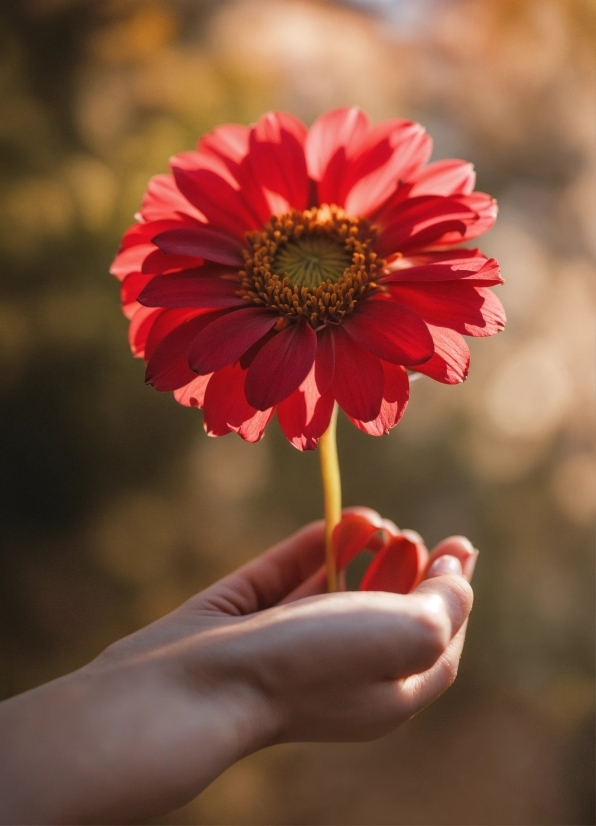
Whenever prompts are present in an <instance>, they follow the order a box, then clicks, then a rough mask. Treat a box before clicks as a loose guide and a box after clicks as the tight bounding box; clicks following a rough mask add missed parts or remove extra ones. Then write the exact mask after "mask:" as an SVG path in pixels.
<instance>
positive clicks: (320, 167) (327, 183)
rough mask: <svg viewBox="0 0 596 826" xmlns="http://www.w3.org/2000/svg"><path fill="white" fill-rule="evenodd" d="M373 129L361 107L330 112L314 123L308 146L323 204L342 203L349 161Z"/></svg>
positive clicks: (311, 171) (306, 146)
mask: <svg viewBox="0 0 596 826" xmlns="http://www.w3.org/2000/svg"><path fill="white" fill-rule="evenodd" d="M370 128H371V123H370V120H369V118H368V115H367V114H366V113H365V112H363V111H362V110H361V109H359V108H358V107H357V106H352V107H351V108H350V109H335V110H334V111H332V112H327V113H326V114H324V115H321V117H320V118H317V120H316V121H315V122H314V123H313V125H312V126H311V128H310V130H309V132H308V136H307V138H306V142H305V147H304V148H305V152H306V160H307V164H308V173H309V175H310V177H311V178H312V179H313V180H315V181H318V196H319V203H327V204H338V203H339V201H340V192H341V187H342V183H343V180H344V176H345V169H346V164H347V162H348V160H349V159H350V158H351V157H353V155H354V154H355V153H356V151H357V149H358V147H359V146H360V144H361V143H362V141H363V139H364V137H365V135H366V134H367V133H368V131H369V130H370Z"/></svg>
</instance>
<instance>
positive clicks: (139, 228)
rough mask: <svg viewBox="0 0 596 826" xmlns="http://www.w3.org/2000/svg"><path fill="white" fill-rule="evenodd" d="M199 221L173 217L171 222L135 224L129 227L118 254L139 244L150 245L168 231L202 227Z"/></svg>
mask: <svg viewBox="0 0 596 826" xmlns="http://www.w3.org/2000/svg"><path fill="white" fill-rule="evenodd" d="M200 226H202V225H201V224H199V223H198V221H190V220H186V221H182V220H180V219H179V218H178V219H176V217H175V216H172V218H171V219H170V220H162V221H144V222H142V223H140V224H133V225H132V227H129V228H128V229H127V230H126V232H125V233H124V235H123V236H122V241H121V242H120V248H119V250H118V252H122V250H125V249H126V248H127V247H136V246H137V245H138V244H149V243H150V242H151V240H152V239H153V238H154V237H155V236H156V235H157V234H158V233H159V232H165V230H167V229H184V228H186V227H200Z"/></svg>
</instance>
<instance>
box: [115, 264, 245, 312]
mask: <svg viewBox="0 0 596 826" xmlns="http://www.w3.org/2000/svg"><path fill="white" fill-rule="evenodd" d="M202 269H203V268H202V267H199V268H198V269H196V270H185V271H184V272H182V273H180V274H179V275H156V276H154V277H153V279H152V280H151V281H150V282H149V283H148V284H147V285H146V286H145V288H144V289H143V290H142V292H141V293H140V295H139V296H138V298H137V301H138V302H139V304H143V305H144V306H145V307H209V308H213V309H215V308H219V307H245V306H246V301H244V300H243V299H242V298H240V297H239V296H238V295H237V293H238V282H237V281H224V280H223V279H222V278H217V277H214V276H209V275H203V274H202V272H201V270H202ZM129 278H130V276H129ZM127 280H128V279H127Z"/></svg>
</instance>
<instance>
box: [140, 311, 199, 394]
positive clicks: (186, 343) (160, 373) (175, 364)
mask: <svg viewBox="0 0 596 826" xmlns="http://www.w3.org/2000/svg"><path fill="white" fill-rule="evenodd" d="M205 323H206V319H205V317H204V316H199V317H197V318H193V319H190V320H189V321H186V322H184V323H182V324H180V325H179V326H178V327H176V328H175V329H174V330H173V331H172V332H171V333H169V334H168V335H167V336H166V337H165V338H163V339H162V340H161V341H160V342H159V344H158V345H157V346H156V347H155V349H154V350H153V352H152V354H151V356H150V358H149V361H148V363H147V370H146V372H145V381H146V383H147V384H151V385H153V387H155V389H156V390H161V391H166V390H177V389H178V388H179V387H184V386H185V385H187V384H189V382H191V381H193V379H195V378H196V376H195V374H194V373H193V371H192V370H191V369H190V367H189V366H188V348H189V347H190V344H191V342H192V341H193V340H194V339H195V337H196V335H197V333H198V332H199V331H200V330H201V329H202V328H203V327H204V326H205Z"/></svg>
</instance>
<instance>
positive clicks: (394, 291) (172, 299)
mask: <svg viewBox="0 0 596 826" xmlns="http://www.w3.org/2000/svg"><path fill="white" fill-rule="evenodd" d="M430 153H431V140H430V138H429V136H428V135H427V134H426V132H425V131H424V129H423V128H422V127H421V126H420V125H419V124H416V123H411V122H409V121H404V120H390V121H385V122H384V123H381V124H379V125H377V126H372V125H371V123H370V121H369V119H368V117H367V116H366V114H365V113H364V112H362V111H361V110H359V109H357V108H351V109H338V110H335V111H333V112H329V113H327V114H326V115H323V116H322V117H320V118H319V119H318V120H317V121H316V122H315V123H314V125H313V126H312V127H311V129H310V130H307V129H306V127H305V126H304V125H303V124H302V123H301V122H300V121H298V120H297V119H296V118H294V117H292V116H290V115H288V114H284V113H280V112H272V113H269V114H267V115H264V116H263V117H262V118H261V120H260V121H259V122H258V123H257V124H256V125H255V126H253V127H244V126H239V125H226V126H221V127H219V128H218V129H216V130H214V131H213V132H211V133H210V134H208V135H206V136H205V137H203V138H202V139H201V140H200V141H199V144H198V147H197V151H196V152H187V153H183V154H180V155H175V156H174V157H173V158H172V159H171V161H170V168H171V171H172V174H171V175H158V176H156V177H154V178H153V179H152V180H151V181H150V183H149V188H148V190H147V192H146V194H145V197H144V199H143V205H142V208H141V211H140V213H139V214H138V216H137V218H138V221H139V223H137V224H136V225H135V226H133V227H131V228H130V229H129V230H127V232H126V233H125V234H124V238H123V241H122V245H121V248H120V251H119V253H118V255H117V256H116V259H115V260H114V263H113V265H112V269H111V272H112V273H113V274H114V275H116V276H117V277H118V278H120V279H121V280H122V302H123V309H124V312H125V314H126V315H127V316H128V318H129V319H130V342H131V347H132V350H133V353H134V354H135V355H136V356H138V357H143V358H144V359H145V361H146V362H147V371H146V381H147V382H148V383H149V384H152V385H153V386H154V387H155V388H156V389H157V390H162V391H173V392H174V395H175V397H176V399H177V400H178V401H179V402H180V403H182V404H185V405H190V406H194V407H202V408H203V409H204V417H205V429H206V430H207V432H208V433H209V434H210V435H213V436H221V435H224V434H226V433H229V432H231V431H235V432H237V433H239V434H240V435H241V436H242V437H243V438H244V439H247V440H248V441H257V440H258V439H260V438H261V437H262V435H263V432H264V430H265V427H266V425H267V423H268V422H269V421H270V419H271V418H272V416H273V415H274V413H275V412H277V416H278V419H279V423H280V425H281V428H282V430H283V432H284V433H285V435H286V436H287V438H288V439H289V440H290V441H291V442H292V444H294V445H295V446H296V447H298V448H300V449H301V450H305V449H312V448H314V447H316V445H317V442H318V439H319V437H320V436H321V435H322V433H324V431H325V430H326V428H327V426H328V424H329V421H330V417H331V412H332V410H333V406H334V403H335V402H337V403H338V404H339V406H340V407H342V408H343V410H344V411H345V412H346V413H347V415H348V416H349V418H350V419H351V420H352V421H353V423H354V424H355V425H356V426H357V427H359V428H360V429H361V430H364V431H365V432H366V433H370V434H372V435H375V436H380V435H382V434H383V433H387V432H388V431H389V430H390V429H391V428H392V427H394V426H395V425H396V424H397V423H398V421H399V420H400V418H401V416H402V415H403V412H404V410H405V407H406V404H407V401H408V394H409V379H408V371H415V372H418V373H423V374H425V375H427V376H430V377H431V378H433V379H436V380H437V381H440V382H444V383H446V384H456V383H458V382H461V381H463V380H464V379H465V378H466V375H467V372H468V367H469V360H470V357H469V350H468V347H467V345H466V343H465V340H464V338H463V336H489V335H492V334H494V333H497V332H499V331H500V330H501V329H502V328H503V326H504V323H505V315H504V312H503V308H502V306H501V303H500V302H499V300H498V299H497V298H496V296H495V295H494V294H493V293H492V291H491V290H490V289H488V288H489V287H491V286H494V285H496V284H500V283H502V279H501V277H500V274H499V268H498V265H497V263H496V261H495V260H494V259H487V258H486V257H485V256H483V255H482V254H481V253H480V252H479V251H478V250H476V249H469V248H461V247H460V248H456V246H455V245H457V244H460V243H462V242H464V241H468V240H470V239H472V238H476V237H477V236H478V235H480V234H482V233H483V232H485V231H486V230H487V229H489V228H490V227H491V226H492V224H493V223H494V220H495V217H496V211H497V210H496V203H495V201H494V199H493V198H491V197H490V196H488V195H485V194H484V193H480V192H474V191H473V190H474V182H475V176H474V172H473V169H472V166H471V165H470V164H468V163H465V162H463V161H458V160H449V161H437V162H434V163H430V164H429V163H428V159H429V156H430Z"/></svg>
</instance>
